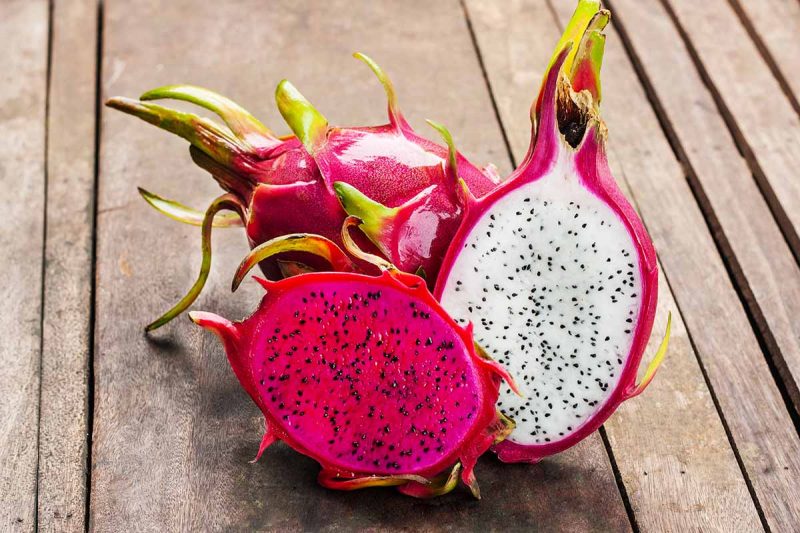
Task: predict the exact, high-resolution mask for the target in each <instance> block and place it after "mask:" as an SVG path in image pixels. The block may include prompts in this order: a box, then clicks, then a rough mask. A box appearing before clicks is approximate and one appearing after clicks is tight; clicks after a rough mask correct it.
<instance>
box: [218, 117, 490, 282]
mask: <svg viewBox="0 0 800 533" xmlns="http://www.w3.org/2000/svg"><path fill="white" fill-rule="evenodd" d="M395 113H396V112H395ZM398 116H399V115H398ZM276 141H277V140H276ZM277 142H279V143H280V144H276V145H275V146H273V147H271V148H270V149H262V150H260V151H259V153H258V157H263V159H260V160H258V159H256V157H255V156H256V154H255V153H248V154H242V155H241V156H239V157H236V158H234V160H233V161H232V162H231V163H230V166H231V167H232V168H233V169H234V171H233V173H232V175H233V176H235V177H237V178H238V183H237V184H236V186H235V189H234V187H233V186H231V185H227V187H226V188H228V189H229V190H233V192H235V193H236V194H238V195H239V196H241V197H242V198H241V199H242V202H243V203H244V204H245V205H247V206H248V209H247V213H246V218H245V220H244V222H245V225H246V228H247V236H248V238H249V240H250V244H251V246H252V247H255V246H257V245H259V244H261V243H263V242H266V241H268V240H271V239H273V238H275V237H279V236H282V235H287V234H291V233H314V234H317V235H322V236H324V237H327V238H329V239H331V240H333V241H334V242H336V243H337V244H340V245H341V244H342V243H341V238H340V235H339V229H340V228H341V226H342V222H343V221H344V218H345V216H346V213H345V212H344V210H343V209H342V207H341V204H340V203H339V200H338V199H337V197H336V194H335V193H334V192H333V189H332V187H331V185H332V184H333V183H334V182H337V181H341V182H344V183H347V184H349V185H352V186H353V187H355V188H356V189H358V190H359V191H361V192H363V193H364V194H366V195H367V196H369V197H370V198H372V199H373V200H375V201H377V202H379V203H381V204H383V205H386V206H389V207H394V206H403V205H404V204H406V203H407V202H409V200H411V199H413V198H414V197H415V196H417V195H418V194H419V193H420V192H421V191H426V194H425V195H424V201H423V202H419V203H413V204H408V205H406V206H404V208H403V209H402V210H401V213H400V215H399V216H398V219H397V220H396V223H395V224H393V228H392V231H388V232H387V233H386V242H385V243H384V244H385V248H386V249H388V250H390V253H389V254H388V255H389V257H387V259H389V260H390V261H391V262H392V263H393V264H394V265H396V266H397V268H399V269H400V270H403V271H406V272H416V271H417V269H419V268H420V267H421V268H422V269H423V270H424V271H425V272H426V275H427V278H428V279H430V280H435V279H436V275H437V273H438V271H439V265H440V264H441V261H442V259H443V257H444V255H445V253H446V250H447V246H448V245H449V243H450V240H451V238H452V236H453V234H454V233H455V232H456V230H457V228H458V226H459V223H460V215H461V208H460V205H459V199H458V197H457V193H456V188H455V184H454V183H453V182H452V181H451V180H449V179H448V176H447V175H446V173H445V172H444V170H443V165H444V163H445V161H446V158H447V149H446V148H444V147H442V146H439V145H438V144H435V143H433V142H431V141H429V140H427V139H424V138H422V137H420V136H418V135H417V134H416V133H414V131H413V130H412V129H411V127H410V126H409V125H408V124H407V123H406V122H405V120H402V118H401V117H400V119H399V120H398V121H397V122H396V123H395V122H394V121H393V122H392V123H391V124H388V125H385V126H377V127H364V128H330V129H329V130H328V133H327V141H326V143H325V145H324V147H323V148H322V149H321V150H320V151H319V152H317V153H316V154H315V155H314V157H311V156H310V155H309V154H308V152H307V151H306V150H305V148H304V147H303V145H302V144H301V143H300V142H299V141H298V140H297V138H296V137H291V138H288V139H286V140H284V141H277ZM457 161H458V170H459V176H460V177H461V178H462V179H463V180H464V181H465V182H466V183H467V185H468V186H469V187H470V190H471V192H472V193H473V194H475V195H477V196H483V195H485V194H487V193H488V192H489V191H491V190H492V189H493V188H494V187H496V183H495V181H494V178H493V177H491V176H490V175H489V174H488V173H484V172H483V171H481V170H479V169H478V168H477V167H475V166H474V165H472V163H470V162H469V161H467V160H466V159H465V158H464V157H463V156H461V155H460V154H459V155H458V157H457ZM222 184H223V186H226V183H222ZM359 244H360V245H361V246H362V247H363V248H365V249H368V250H370V251H371V252H373V253H375V252H377V249H376V248H374V246H373V245H372V244H371V243H369V242H368V241H367V240H366V239H359ZM292 259H295V260H297V261H301V262H303V259H305V260H306V261H307V262H309V263H310V264H311V265H312V266H315V267H317V266H319V265H317V264H316V262H315V260H314V259H313V258H309V257H305V256H299V257H298V256H295V257H292ZM360 266H362V267H364V269H365V270H366V271H367V272H374V271H373V270H372V269H371V268H369V266H368V265H364V264H362V263H360ZM265 267H266V270H265V273H266V274H267V275H268V276H269V277H271V278H275V277H276V276H277V269H276V267H275V265H274V264H272V263H266V264H265Z"/></svg>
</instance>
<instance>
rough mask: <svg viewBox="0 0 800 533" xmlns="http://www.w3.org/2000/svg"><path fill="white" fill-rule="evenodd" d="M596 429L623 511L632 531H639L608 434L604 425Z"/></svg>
mask: <svg viewBox="0 0 800 533" xmlns="http://www.w3.org/2000/svg"><path fill="white" fill-rule="evenodd" d="M598 431H599V432H600V438H601V439H603V446H605V448H606V452H607V453H608V459H609V461H610V462H611V470H612V471H613V472H614V479H615V480H616V482H617V488H619V493H620V495H621V496H622V503H623V505H625V512H626V513H628V520H629V521H630V523H631V529H633V533H639V532H640V531H641V530H640V529H639V523H638V522H637V521H636V513H634V512H633V505H632V504H631V499H630V497H629V496H628V489H627V488H625V482H624V481H623V480H622V472H621V471H620V469H619V465H617V459H616V457H614V450H613V448H612V447H611V441H610V440H608V434H607V433H606V427H605V425H603V426H600V429H598Z"/></svg>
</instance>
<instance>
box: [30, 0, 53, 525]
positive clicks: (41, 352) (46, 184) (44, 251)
mask: <svg viewBox="0 0 800 533" xmlns="http://www.w3.org/2000/svg"><path fill="white" fill-rule="evenodd" d="M53 2H54V0H49V1H48V2H47V67H46V73H45V93H44V94H45V96H44V151H43V153H42V156H43V157H44V165H42V171H43V174H44V176H43V178H44V187H43V189H42V192H43V206H42V264H41V271H40V274H39V279H40V281H41V290H40V292H39V306H40V308H39V309H40V311H39V369H38V374H39V391H38V402H37V403H36V469H35V472H36V481H35V491H34V496H33V505H34V507H33V528H34V531H38V530H39V478H40V472H39V465H40V463H41V444H42V438H41V437H42V381H43V380H42V370H43V369H44V361H43V357H44V313H45V305H44V301H45V298H46V293H47V291H46V290H45V287H46V286H47V280H46V275H47V197H48V187H49V179H48V178H49V165H48V161H49V154H50V142H49V141H50V81H51V75H52V65H53V10H54V8H55V6H54V4H53Z"/></svg>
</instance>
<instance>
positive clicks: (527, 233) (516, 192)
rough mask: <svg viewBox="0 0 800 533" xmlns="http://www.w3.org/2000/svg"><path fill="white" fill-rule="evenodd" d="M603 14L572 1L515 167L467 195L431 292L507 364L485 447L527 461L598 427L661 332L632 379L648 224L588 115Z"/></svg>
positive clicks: (645, 314) (648, 266)
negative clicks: (501, 419)
mask: <svg viewBox="0 0 800 533" xmlns="http://www.w3.org/2000/svg"><path fill="white" fill-rule="evenodd" d="M608 20H609V13H608V12H607V11H605V10H602V9H600V3H599V2H597V1H591V0H581V1H580V2H579V5H578V8H577V10H576V12H575V15H574V16H573V19H572V20H571V22H570V24H569V25H568V27H567V28H566V30H565V33H564V36H563V37H562V39H561V41H560V42H559V44H558V47H557V49H556V53H555V56H554V57H553V59H552V61H551V64H550V67H549V69H548V71H547V73H546V75H545V80H544V82H543V85H542V89H541V93H540V96H539V98H538V99H537V101H536V103H535V104H534V106H533V109H532V111H531V116H532V120H533V123H534V134H533V140H532V142H531V148H530V149H529V152H528V154H527V156H526V157H525V159H524V161H523V162H522V164H521V165H520V167H519V168H518V169H517V170H516V171H515V172H514V173H513V175H512V176H511V177H510V178H509V179H508V180H507V181H506V182H504V183H503V184H502V185H501V186H499V187H498V188H497V189H496V190H494V191H493V192H492V193H490V194H489V195H487V196H485V197H483V198H480V199H475V198H474V197H472V195H470V194H469V191H468V190H467V189H466V188H464V195H465V198H466V203H467V208H466V214H465V216H464V217H463V223H462V226H461V227H460V229H459V231H458V233H457V234H456V236H455V238H454V241H453V245H452V247H451V248H450V249H449V251H448V255H447V257H446V258H445V261H444V263H443V265H442V269H441V271H440V275H439V279H438V280H437V285H436V289H435V291H434V294H435V295H436V297H437V298H439V299H440V301H441V303H442V305H443V307H444V308H445V309H446V310H447V311H448V312H449V313H450V314H451V315H452V316H454V317H455V318H456V319H457V320H458V321H459V322H460V323H466V322H467V321H472V322H474V323H475V334H476V341H477V342H478V343H479V344H481V345H482V346H484V348H486V350H487V352H488V353H489V355H490V356H492V357H494V358H495V359H497V361H498V362H499V363H501V364H503V365H504V366H505V367H506V368H508V369H509V371H510V372H511V373H512V375H514V376H515V377H516V379H517V380H518V382H519V386H520V389H521V391H522V396H515V395H512V394H509V393H508V392H509V391H505V394H501V398H500V402H499V404H498V406H499V408H500V409H501V410H502V411H503V412H504V413H505V414H506V415H508V416H510V417H511V418H513V419H514V421H515V422H516V428H515V429H514V431H513V433H512V434H511V435H510V436H509V438H508V439H506V440H505V441H503V442H501V443H499V444H497V445H496V446H495V450H496V452H497V453H498V455H499V457H500V459H501V460H503V461H509V462H518V461H528V462H534V461H537V460H539V459H541V458H543V457H545V456H548V455H550V454H553V453H556V452H559V451H562V450H564V449H566V448H568V447H570V446H572V445H573V444H575V443H577V442H578V441H580V440H581V439H583V438H584V437H586V436H587V435H588V434H590V433H591V432H593V431H595V430H596V429H597V428H598V427H599V426H600V425H601V424H602V423H603V422H604V421H605V420H606V419H607V418H608V417H609V416H610V415H611V413H612V412H613V411H614V410H615V409H616V408H617V407H618V406H619V404H620V403H621V402H622V401H624V400H627V399H629V398H631V397H633V396H636V395H637V394H639V393H640V392H641V391H642V390H643V389H644V388H645V387H646V386H647V384H648V383H649V382H650V380H651V379H652V377H653V375H654V372H655V370H656V368H657V366H658V364H659V362H660V361H661V359H662V358H663V355H664V353H665V351H666V346H667V339H668V336H669V326H667V335H666V336H665V339H664V341H663V342H662V345H661V347H660V349H659V351H658V353H657V354H656V355H655V357H654V358H653V361H652V362H651V364H650V366H649V367H648V369H647V371H646V373H645V375H644V377H643V378H642V381H641V382H640V383H638V384H637V382H636V379H637V371H638V369H639V363H640V361H641V358H642V353H643V351H644V348H645V345H646V344H647V341H648V339H649V337H650V333H651V329H652V325H653V318H654V314H655V309H656V300H657V292H658V271H657V262H656V254H655V250H654V248H653V245H652V243H651V240H650V237H649V236H648V234H647V231H646V230H645V227H644V225H643V224H642V222H641V220H640V219H639V217H638V216H637V214H636V213H635V211H634V209H633V208H632V207H631V205H630V204H629V203H628V201H627V200H626V199H625V197H624V196H623V195H622V193H621V191H620V189H619V188H618V186H617V184H616V183H615V181H614V178H613V177H612V176H611V173H610V171H609V168H608V164H607V162H606V148H605V146H606V135H607V131H606V127H605V125H604V123H603V121H602V120H601V118H600V115H599V108H598V104H599V100H600V84H599V70H600V63H601V59H602V55H603V46H604V42H605V41H604V35H603V33H602V30H603V28H604V27H605V25H606V24H607V22H608Z"/></svg>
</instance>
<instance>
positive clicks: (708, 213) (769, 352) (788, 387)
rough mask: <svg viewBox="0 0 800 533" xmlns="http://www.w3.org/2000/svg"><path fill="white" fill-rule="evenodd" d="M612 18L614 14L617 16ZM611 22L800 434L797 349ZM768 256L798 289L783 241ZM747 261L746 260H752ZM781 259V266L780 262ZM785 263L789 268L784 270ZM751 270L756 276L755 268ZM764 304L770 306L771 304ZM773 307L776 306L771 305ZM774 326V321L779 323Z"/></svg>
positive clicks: (799, 280) (625, 41) (623, 36)
mask: <svg viewBox="0 0 800 533" xmlns="http://www.w3.org/2000/svg"><path fill="white" fill-rule="evenodd" d="M607 3H608V4H609V6H611V7H612V8H613V6H614V5H615V4H616V1H615V0H607ZM614 13H616V11H615V12H614ZM615 22H616V28H617V30H618V33H619V35H620V38H621V39H622V42H623V44H624V45H625V49H626V51H627V53H628V56H629V58H630V60H631V63H632V65H633V67H634V70H635V71H636V74H637V76H638V78H639V80H640V82H641V84H642V86H643V88H644V90H645V93H646V94H647V97H648V99H649V100H650V102H651V104H652V106H653V109H654V110H655V111H656V115H657V117H658V120H659V123H660V125H661V128H662V130H663V131H664V134H665V136H666V138H667V139H668V141H669V143H670V146H671V147H672V150H673V152H674V153H675V155H676V158H677V159H678V160H679V161H680V163H681V165H683V167H684V169H685V173H686V178H687V181H688V183H689V186H690V189H691V191H692V193H693V194H694V197H695V200H696V202H697V204H698V205H699V207H700V209H701V211H702V213H703V217H704V219H705V221H706V225H707V226H708V229H709V233H710V234H711V236H712V237H713V240H714V243H715V245H716V247H717V250H718V252H719V255H720V257H721V258H722V261H723V265H724V266H725V269H726V271H727V273H728V276H729V277H730V279H731V281H732V284H733V287H734V289H735V290H736V293H737V296H738V298H739V300H740V302H741V304H742V307H743V308H744V309H745V311H746V314H747V318H748V321H749V322H750V325H751V327H752V329H753V331H754V333H755V334H756V339H757V340H758V342H759V345H760V346H761V348H762V351H763V352H764V354H765V360H766V362H767V364H768V366H769V369H770V373H771V374H772V377H773V380H774V381H775V385H776V387H777V389H778V391H779V392H780V394H781V397H782V399H783V401H784V404H785V405H786V409H787V411H788V413H789V416H790V417H791V418H792V422H793V425H794V427H795V428H798V429H799V430H800V417H799V416H798V411H797V405H798V402H800V391H798V386H797V382H796V378H795V377H794V376H793V375H792V373H791V370H790V368H789V366H790V365H789V364H788V363H787V362H786V360H785V358H784V351H788V353H789V355H790V356H792V354H793V353H794V348H795V347H793V346H788V344H789V343H790V342H791V341H792V339H793V334H791V333H789V334H787V335H784V337H783V338H782V340H783V345H784V346H783V347H782V346H781V343H779V342H778V340H776V336H775V334H774V333H773V328H772V326H771V325H770V323H771V321H770V320H768V318H767V317H766V316H765V313H764V310H763V309H762V306H761V303H760V298H758V297H757V296H756V294H755V293H754V290H753V288H752V287H751V282H750V279H752V277H751V278H750V279H749V278H748V276H747V275H746V274H745V270H746V269H745V268H744V267H743V266H742V264H741V262H740V260H739V256H738V255H737V254H736V253H735V251H734V247H733V245H732V244H731V242H730V240H729V237H728V233H727V232H726V231H725V229H724V228H725V225H724V224H722V223H721V222H720V220H719V217H718V215H717V212H716V211H715V209H714V208H713V206H712V204H713V202H712V201H711V200H710V198H709V196H708V194H707V192H706V187H705V186H704V184H703V180H702V179H700V178H699V177H698V172H697V171H696V170H695V167H694V164H693V163H692V158H691V157H690V156H689V155H687V151H686V149H685V148H684V145H683V141H682V140H681V135H680V134H679V133H678V132H677V131H676V128H675V127H674V125H673V123H672V120H671V118H670V116H669V115H670V114H669V113H668V112H667V110H666V108H665V106H664V104H663V103H662V102H661V99H660V97H659V96H658V91H657V90H656V89H655V87H654V85H653V82H652V81H651V80H650V77H649V75H648V74H647V71H646V68H645V67H644V64H643V63H642V59H641V58H640V57H639V54H638V53H637V51H636V49H635V47H634V46H633V43H632V41H631V38H630V36H629V34H628V32H627V30H626V29H625V26H624V22H623V21H622V20H620V17H617V18H616V19H615ZM693 59H695V58H693ZM704 81H707V80H704ZM722 114H723V112H722V110H720V115H722ZM721 136H724V133H721ZM725 141H726V139H725V138H724V137H723V138H722V139H721V142H722V145H725ZM729 156H730V157H733V158H735V157H737V154H734V153H729ZM737 170H738V169H737ZM735 171H736V170H734V172H735ZM750 176H752V174H748V178H749V177H750ZM767 214H768V213H767ZM767 225H771V222H770V221H767ZM775 228H776V229H778V232H779V233H780V230H779V228H778V226H777V225H776V226H775ZM770 229H771V228H766V229H764V230H762V234H763V231H767V232H769V230H770ZM782 237H784V235H783V234H782V233H781V237H779V240H781V238H782ZM734 238H738V239H741V238H742V237H741V235H736V234H734ZM770 242H774V239H772V240H771V241H770ZM782 245H786V247H785V249H781V246H782ZM741 246H742V245H740V247H741ZM771 252H772V254H773V255H772V259H773V260H774V261H777V262H779V263H780V264H781V265H783V266H785V267H786V268H787V269H788V272H787V273H785V274H784V275H786V276H792V279H791V283H792V284H793V286H797V285H798V283H800V275H799V274H800V271H798V269H797V265H796V264H791V263H792V259H790V257H791V256H792V252H791V249H790V248H789V246H788V243H787V242H786V241H785V240H783V241H782V242H778V243H777V246H776V247H775V248H773V249H772V250H771ZM782 253H785V254H788V256H787V257H781V256H780V254H782ZM745 259H746V260H747V259H752V258H745ZM779 259H780V261H778V260H779ZM767 260H769V258H767ZM787 261H788V263H789V264H787ZM751 268H752V269H753V270H755V267H751ZM763 281H764V280H758V279H756V280H755V282H756V283H759V282H763ZM763 292H765V291H762V293H763ZM783 297H786V298H791V296H790V295H784V294H779V295H776V296H774V298H775V299H777V300H780V299H781V298H783ZM765 298H766V297H765ZM767 299H768V300H770V299H771V298H767ZM770 304H771V302H769V301H768V302H767V305H770ZM772 304H773V305H774V303H772ZM775 320H776V321H777V319H775Z"/></svg>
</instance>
